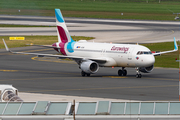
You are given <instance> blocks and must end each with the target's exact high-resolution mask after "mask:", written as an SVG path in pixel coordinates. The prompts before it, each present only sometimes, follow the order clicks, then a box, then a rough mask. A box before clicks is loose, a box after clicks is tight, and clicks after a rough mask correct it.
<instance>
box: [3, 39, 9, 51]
mask: <svg viewBox="0 0 180 120" xmlns="http://www.w3.org/2000/svg"><path fill="white" fill-rule="evenodd" d="M2 40H3V42H4V45H5V47H6V50H7V51H8V52H11V51H10V50H9V48H8V46H7V45H6V42H5V41H4V39H2Z"/></svg>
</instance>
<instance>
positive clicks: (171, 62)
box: [0, 36, 179, 68]
mask: <svg viewBox="0 0 180 120" xmlns="http://www.w3.org/2000/svg"><path fill="white" fill-rule="evenodd" d="M2 38H4V39H5V41H6V43H7V45H8V47H9V48H14V47H24V46H26V44H30V43H33V44H38V45H51V44H53V43H55V42H57V41H58V39H57V36H26V37H25V40H24V41H10V40H9V37H8V36H0V49H2V48H5V47H4V44H3V42H2ZM72 38H73V39H74V40H75V41H78V40H82V39H85V40H90V39H94V38H93V37H83V36H72ZM178 44H179V43H178ZM143 45H144V46H146V47H148V48H149V49H150V50H151V51H167V50H172V49H174V43H173V42H164V43H150V44H143ZM175 58H179V52H178V51H177V52H173V53H168V54H163V55H161V56H156V62H155V64H154V65H155V67H167V68H179V63H178V62H175Z"/></svg>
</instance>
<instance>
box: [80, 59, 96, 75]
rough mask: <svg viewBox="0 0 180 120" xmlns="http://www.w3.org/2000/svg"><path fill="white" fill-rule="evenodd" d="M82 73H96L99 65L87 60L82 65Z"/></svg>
mask: <svg viewBox="0 0 180 120" xmlns="http://www.w3.org/2000/svg"><path fill="white" fill-rule="evenodd" d="M80 68H81V70H82V71H84V72H85V73H88V74H92V73H96V72H97V71H98V69H99V65H98V63H97V62H95V61H91V60H87V61H84V62H82V63H81V64H80Z"/></svg>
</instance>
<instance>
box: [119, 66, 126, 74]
mask: <svg viewBox="0 0 180 120" xmlns="http://www.w3.org/2000/svg"><path fill="white" fill-rule="evenodd" d="M118 75H119V76H126V75H127V70H126V69H124V67H122V70H121V69H119V70H118Z"/></svg>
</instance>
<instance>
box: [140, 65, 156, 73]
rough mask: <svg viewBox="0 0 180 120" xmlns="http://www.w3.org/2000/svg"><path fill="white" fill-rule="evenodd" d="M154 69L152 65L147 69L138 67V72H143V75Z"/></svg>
mask: <svg viewBox="0 0 180 120" xmlns="http://www.w3.org/2000/svg"><path fill="white" fill-rule="evenodd" d="M153 68H154V65H151V66H149V67H140V68H139V71H141V72H143V73H150V72H151V71H152V70H153Z"/></svg>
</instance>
